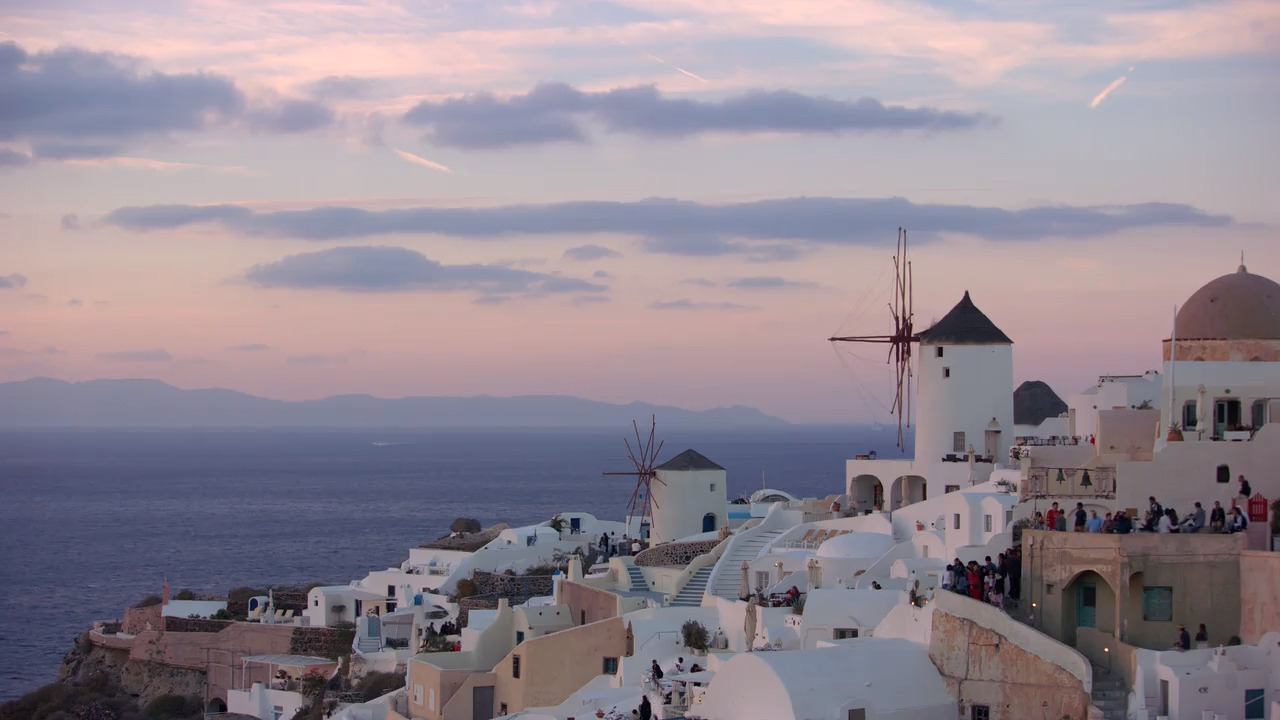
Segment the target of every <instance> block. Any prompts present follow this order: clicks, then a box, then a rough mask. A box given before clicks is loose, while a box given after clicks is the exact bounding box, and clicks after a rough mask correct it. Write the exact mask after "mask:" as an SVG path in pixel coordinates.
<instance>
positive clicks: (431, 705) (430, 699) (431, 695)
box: [427, 688, 436, 710]
mask: <svg viewBox="0 0 1280 720" xmlns="http://www.w3.org/2000/svg"><path fill="white" fill-rule="evenodd" d="M427 709H429V710H435V709H436V689H435V688H431V689H429V690H427Z"/></svg>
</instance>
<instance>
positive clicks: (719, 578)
mask: <svg viewBox="0 0 1280 720" xmlns="http://www.w3.org/2000/svg"><path fill="white" fill-rule="evenodd" d="M785 532H786V530H785V529H783V530H761V529H759V528H753V529H751V530H747V531H746V532H744V533H743V534H742V535H739V536H737V537H735V538H733V540H731V541H730V545H729V547H728V549H726V550H725V553H724V555H721V556H720V561H719V562H717V563H716V571H715V573H714V577H713V579H712V580H711V588H710V592H711V594H712V595H715V596H717V597H722V598H728V599H731V600H737V599H738V590H739V589H740V588H741V586H742V563H744V562H750V561H752V560H755V559H756V558H758V557H760V553H761V551H762V550H764V549H765V547H766V546H768V545H769V544H770V543H772V542H773V541H774V540H777V539H778V538H779V537H780V536H781V535H782V534H783V533H785ZM690 582H692V581H690Z"/></svg>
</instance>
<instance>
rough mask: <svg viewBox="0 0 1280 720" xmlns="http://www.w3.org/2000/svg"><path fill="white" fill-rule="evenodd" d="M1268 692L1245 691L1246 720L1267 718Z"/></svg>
mask: <svg viewBox="0 0 1280 720" xmlns="http://www.w3.org/2000/svg"><path fill="white" fill-rule="evenodd" d="M1266 696H1267V691H1266V690H1264V689H1262V688H1259V689H1257V690H1245V691H1244V717H1245V720H1254V718H1257V720H1262V718H1264V717H1266V716H1267V707H1266V705H1265V704H1264V703H1265V702H1266Z"/></svg>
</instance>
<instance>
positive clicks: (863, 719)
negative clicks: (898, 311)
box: [848, 348, 942, 720]
mask: <svg viewBox="0 0 1280 720" xmlns="http://www.w3.org/2000/svg"><path fill="white" fill-rule="evenodd" d="M938 350H942V348H938ZM848 720H867V709H866V708H850V710H849V717H848Z"/></svg>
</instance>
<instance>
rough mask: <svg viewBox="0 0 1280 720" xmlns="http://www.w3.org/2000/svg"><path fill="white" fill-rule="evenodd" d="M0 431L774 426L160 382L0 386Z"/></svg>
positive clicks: (554, 400) (531, 401)
mask: <svg viewBox="0 0 1280 720" xmlns="http://www.w3.org/2000/svg"><path fill="white" fill-rule="evenodd" d="M0 409H2V410H0V427H8V428H15V427H435V428H444V427H470V428H479V427H620V426H629V425H630V424H631V421H632V420H638V421H641V422H643V421H645V420H647V419H648V418H649V416H650V415H656V416H657V418H658V424H659V426H664V427H669V428H692V429H696V428H706V429H716V428H725V429H737V428H760V427H778V426H784V425H787V424H788V423H787V421H785V420H782V419H781V418H776V417H773V416H771V415H766V414H764V413H762V412H760V411H759V410H756V409H755V408H749V407H743V406H739V405H735V406H733V407H722V408H714V409H712V410H685V409H683V408H676V407H667V406H662V405H650V404H648V403H640V402H634V403H630V404H627V405H614V404H611V403H605V402H597V401H594V400H584V399H582V398H576V397H571V396H567V395H520V396H517V397H489V396H487V395H480V396H476V397H407V398H378V397H373V396H372V395H335V396H333V397H327V398H323V399H321V400H305V401H301V402H287V401H284V400H271V399H268V398H261V397H255V396H253V395H247V394H245V393H241V392H236V391H234V390H222V389H216V388H215V389H207V390H183V389H181V388H176V387H173V386H172V385H168V384H166V383H163V382H161V381H159V380H88V381H85V382H76V383H71V382H66V381H63V380H55V379H52V378H33V379H31V380H23V381H20V382H8V383H0Z"/></svg>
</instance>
